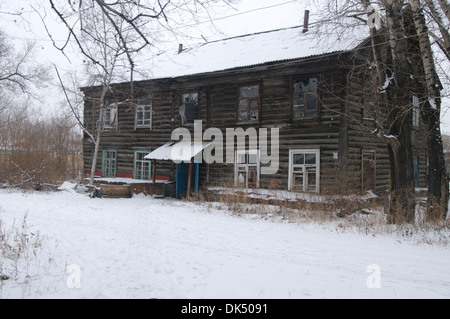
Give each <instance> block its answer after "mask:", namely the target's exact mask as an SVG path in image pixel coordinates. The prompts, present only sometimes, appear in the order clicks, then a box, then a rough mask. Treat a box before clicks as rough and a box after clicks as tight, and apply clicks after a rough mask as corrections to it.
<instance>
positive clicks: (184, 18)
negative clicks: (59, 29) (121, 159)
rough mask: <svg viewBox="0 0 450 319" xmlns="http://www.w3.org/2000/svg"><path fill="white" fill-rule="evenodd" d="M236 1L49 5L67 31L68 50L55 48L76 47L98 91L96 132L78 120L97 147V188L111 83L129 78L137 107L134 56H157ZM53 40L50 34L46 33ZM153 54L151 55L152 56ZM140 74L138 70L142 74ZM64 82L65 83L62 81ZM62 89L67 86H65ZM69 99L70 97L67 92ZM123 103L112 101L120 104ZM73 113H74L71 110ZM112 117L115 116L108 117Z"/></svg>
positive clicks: (95, 0)
mask: <svg viewBox="0 0 450 319" xmlns="http://www.w3.org/2000/svg"><path fill="white" fill-rule="evenodd" d="M235 1H236V0H221V1H215V0H214V1H213V0H155V1H146V2H143V1H132V0H119V1H115V2H105V1H103V0H79V1H70V2H69V3H67V2H65V1H55V0H49V4H50V7H51V9H52V11H53V12H54V13H56V15H57V16H58V18H59V20H60V21H61V23H62V24H63V25H64V26H65V27H66V29H67V32H68V33H67V34H68V36H67V41H66V42H65V44H64V45H62V46H58V45H57V44H56V42H54V43H53V44H54V46H55V47H56V48H58V49H59V50H60V51H61V52H63V53H65V52H66V50H67V48H68V44H69V43H70V41H73V42H74V43H75V44H76V46H77V47H78V49H79V50H80V52H81V53H82V54H83V56H84V57H85V64H86V65H87V69H88V74H89V76H90V79H91V81H89V85H95V84H97V85H99V86H100V87H101V89H100V92H101V93H100V95H99V96H97V98H95V99H94V100H91V101H88V102H89V103H94V104H95V106H96V107H95V108H94V109H97V110H98V112H97V116H98V119H97V122H96V125H95V128H92V129H89V128H88V127H87V126H86V125H85V123H84V122H83V120H82V119H81V117H77V119H78V121H79V123H80V125H81V126H82V128H83V130H84V133H85V135H86V136H88V138H89V140H90V141H91V142H92V143H93V145H94V151H93V156H92V165H91V175H90V184H91V185H92V184H93V183H94V174H95V171H96V163H97V157H98V152H99V146H100V140H101V135H102V132H103V131H104V129H105V127H104V120H105V114H107V112H108V108H109V106H110V103H111V101H110V100H109V99H107V96H108V95H109V96H111V93H112V90H111V83H113V82H115V81H117V80H118V79H120V80H125V78H124V75H128V81H129V83H130V90H129V92H128V98H126V102H127V103H129V104H130V105H133V104H135V103H134V100H135V96H134V80H135V73H136V72H137V65H136V55H137V54H138V53H141V54H142V53H144V50H146V52H145V53H144V55H146V56H148V54H150V55H151V54H154V52H155V50H156V51H157V52H159V51H160V50H159V49H158V45H159V44H161V43H163V42H164V41H166V40H167V37H168V36H170V37H172V38H177V37H179V36H183V32H182V30H183V29H182V28H181V27H183V26H185V25H187V24H192V23H197V22H199V19H202V17H204V16H206V17H207V18H208V17H210V15H211V13H212V10H213V8H215V7H216V6H218V5H219V4H223V5H226V6H230V5H232V4H233V3H234V2H235ZM47 32H48V33H49V36H50V38H51V39H53V37H52V35H51V30H49V29H47ZM152 52H153V53H152ZM139 71H141V69H140V68H138V72H139ZM60 80H61V77H60ZM61 85H62V86H63V87H64V84H63V83H62V80H61ZM66 93H67V92H66ZM122 102H125V101H113V102H112V103H122ZM72 109H73V110H74V107H73V106H72ZM109 115H111V113H109Z"/></svg>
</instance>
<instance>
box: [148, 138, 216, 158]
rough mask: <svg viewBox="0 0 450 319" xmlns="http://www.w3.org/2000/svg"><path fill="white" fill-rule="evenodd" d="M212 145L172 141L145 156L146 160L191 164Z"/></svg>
mask: <svg viewBox="0 0 450 319" xmlns="http://www.w3.org/2000/svg"><path fill="white" fill-rule="evenodd" d="M210 144H211V143H208V142H202V143H191V142H185V141H181V142H178V143H177V142H174V141H171V142H169V143H167V144H164V145H163V146H161V147H159V148H157V149H156V150H154V151H153V152H151V153H150V154H148V155H147V156H145V159H151V160H162V161H174V162H190V161H191V159H192V158H193V157H195V156H196V155H197V154H199V153H200V152H201V151H203V150H204V149H205V148H206V147H208V146H209V145H210Z"/></svg>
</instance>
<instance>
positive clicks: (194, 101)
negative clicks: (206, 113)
mask: <svg viewBox="0 0 450 319" xmlns="http://www.w3.org/2000/svg"><path fill="white" fill-rule="evenodd" d="M180 116H181V122H182V123H183V124H193V123H194V121H195V120H197V119H198V93H189V94H183V105H182V106H181V108H180Z"/></svg>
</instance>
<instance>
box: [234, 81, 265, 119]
mask: <svg viewBox="0 0 450 319" xmlns="http://www.w3.org/2000/svg"><path fill="white" fill-rule="evenodd" d="M238 95H239V96H238V100H239V102H238V103H239V105H238V121H239V122H246V121H257V120H258V119H259V103H260V102H259V101H260V96H259V85H254V86H243V87H240V88H239V93H238Z"/></svg>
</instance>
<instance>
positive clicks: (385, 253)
mask: <svg viewBox="0 0 450 319" xmlns="http://www.w3.org/2000/svg"><path fill="white" fill-rule="evenodd" d="M68 189H69V191H62V192H59V193H36V192H30V193H22V192H20V191H10V190H0V207H1V212H0V219H1V220H2V221H3V226H2V228H3V229H8V227H10V226H11V225H12V224H13V223H16V224H20V222H21V221H22V220H23V217H24V215H25V214H27V217H26V220H27V224H28V226H29V229H30V231H31V232H32V233H33V234H36V233H37V232H39V233H40V234H41V236H45V238H46V240H45V242H44V245H46V246H45V247H48V249H46V251H45V254H43V255H42V256H43V257H41V258H37V260H32V258H30V259H29V260H28V262H27V263H26V265H24V266H21V267H26V268H27V269H22V268H21V269H19V271H21V272H25V271H26V272H27V274H28V277H24V278H22V279H20V278H19V279H14V278H11V279H9V280H6V281H4V282H3V285H2V286H1V287H0V297H2V298H144V299H147V298H179V299H184V298H214V299H215V298H220V299H222V298H252V299H253V298H449V297H450V247H447V246H438V245H428V244H416V243H412V242H408V241H404V240H402V241H399V240H398V239H395V238H393V237H392V236H387V235H386V236H381V235H380V236H376V237H373V236H365V235H361V234H358V233H356V232H351V231H349V232H339V233H338V232H336V230H335V229H333V228H332V227H327V226H326V225H324V224H322V225H319V224H312V223H308V224H295V223H282V222H274V221H273V220H265V219H263V218H243V217H238V216H233V215H231V214H229V213H227V212H226V211H224V210H219V209H211V208H207V207H206V206H205V205H203V206H202V205H197V204H194V203H186V202H182V201H176V200H169V199H155V198H151V197H144V196H137V197H134V198H133V199H98V198H95V199H94V198H89V197H86V196H84V195H81V194H78V193H76V192H74V191H71V190H70V188H68ZM49 260H50V261H49ZM0 264H1V263H0ZM3 264H4V265H3V271H4V272H5V270H6V271H11V269H9V270H8V269H5V267H6V266H5V265H6V262H5V261H4V262H3ZM33 264H36V265H33ZM0 266H1V265H0ZM32 266H33V267H34V268H35V269H38V270H39V271H37V272H36V273H32V272H31V271H30V269H31V268H32ZM68 266H69V268H67V267H68ZM0 269H1V268H0ZM18 277H20V276H18ZM15 278H16V277H15ZM78 279H79V281H78ZM78 284H79V285H78Z"/></svg>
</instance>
